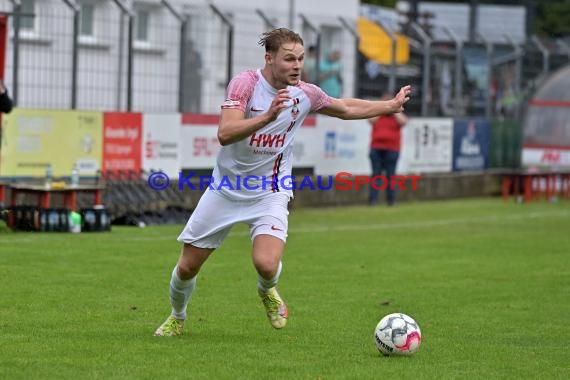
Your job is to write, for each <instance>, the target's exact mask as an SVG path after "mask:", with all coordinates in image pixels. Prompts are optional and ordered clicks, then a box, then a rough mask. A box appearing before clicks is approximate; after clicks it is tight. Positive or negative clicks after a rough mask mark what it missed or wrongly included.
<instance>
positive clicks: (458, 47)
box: [443, 26, 463, 116]
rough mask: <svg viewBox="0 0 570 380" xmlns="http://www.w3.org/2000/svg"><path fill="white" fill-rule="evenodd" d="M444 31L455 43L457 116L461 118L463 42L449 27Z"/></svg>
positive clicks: (444, 28)
mask: <svg viewBox="0 0 570 380" xmlns="http://www.w3.org/2000/svg"><path fill="white" fill-rule="evenodd" d="M443 30H444V32H445V33H446V34H447V35H448V36H449V37H450V38H451V39H452V40H453V42H454V43H455V80H454V82H455V83H454V89H455V91H454V93H455V102H454V103H455V116H461V114H462V110H463V66H462V65H463V62H462V55H463V41H462V40H461V39H460V38H459V37H458V36H457V34H455V32H453V30H451V29H449V28H448V27H447V26H444V27H443Z"/></svg>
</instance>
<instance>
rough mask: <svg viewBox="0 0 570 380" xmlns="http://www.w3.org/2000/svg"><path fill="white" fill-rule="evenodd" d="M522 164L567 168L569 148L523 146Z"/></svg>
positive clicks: (569, 159)
mask: <svg viewBox="0 0 570 380" xmlns="http://www.w3.org/2000/svg"><path fill="white" fill-rule="evenodd" d="M522 165H523V166H537V167H549V168H556V169H567V168H569V167H570V148H568V149H563V148H547V147H544V148H537V147H532V148H529V147H523V150H522Z"/></svg>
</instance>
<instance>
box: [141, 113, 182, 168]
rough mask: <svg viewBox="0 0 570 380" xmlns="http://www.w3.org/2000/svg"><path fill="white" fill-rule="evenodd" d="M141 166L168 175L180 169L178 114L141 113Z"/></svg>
mask: <svg viewBox="0 0 570 380" xmlns="http://www.w3.org/2000/svg"><path fill="white" fill-rule="evenodd" d="M142 125H143V136H142V144H143V145H142V149H141V151H142V154H141V155H142V168H143V169H144V170H145V171H151V170H153V171H161V172H164V173H165V174H166V175H168V176H169V177H171V176H174V177H177V176H178V172H179V171H180V141H181V140H180V135H181V133H180V114H178V113H175V114H146V113H145V114H143V123H142Z"/></svg>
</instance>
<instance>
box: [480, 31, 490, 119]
mask: <svg viewBox="0 0 570 380" xmlns="http://www.w3.org/2000/svg"><path fill="white" fill-rule="evenodd" d="M477 37H478V38H479V39H480V40H481V41H482V42H483V44H484V45H485V50H486V51H487V71H488V74H487V96H485V117H487V118H490V117H491V113H492V102H491V100H492V99H491V86H492V85H493V54H494V46H493V43H492V42H491V41H489V40H487V39H486V38H485V37H483V36H482V35H481V34H479V33H478V34H477Z"/></svg>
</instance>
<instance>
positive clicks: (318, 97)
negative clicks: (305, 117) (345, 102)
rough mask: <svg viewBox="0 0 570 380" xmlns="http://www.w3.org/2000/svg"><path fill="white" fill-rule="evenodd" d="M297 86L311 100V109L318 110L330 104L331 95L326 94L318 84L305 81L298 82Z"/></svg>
mask: <svg viewBox="0 0 570 380" xmlns="http://www.w3.org/2000/svg"><path fill="white" fill-rule="evenodd" d="M299 87H300V88H301V90H303V91H304V92H305V94H307V96H308V97H309V100H310V101H311V111H318V110H320V109H322V108H325V107H327V106H328V105H330V104H331V102H332V101H331V97H330V96H328V95H327V94H326V93H325V92H324V91H323V90H321V88H320V87H319V86H315V85H314V84H311V83H307V82H300V83H299Z"/></svg>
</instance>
